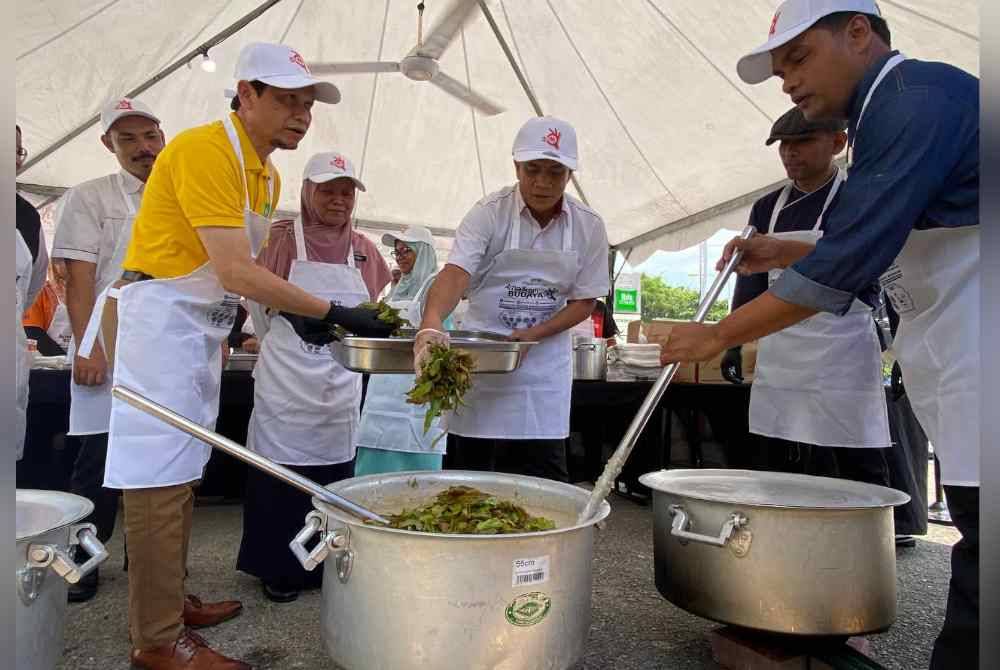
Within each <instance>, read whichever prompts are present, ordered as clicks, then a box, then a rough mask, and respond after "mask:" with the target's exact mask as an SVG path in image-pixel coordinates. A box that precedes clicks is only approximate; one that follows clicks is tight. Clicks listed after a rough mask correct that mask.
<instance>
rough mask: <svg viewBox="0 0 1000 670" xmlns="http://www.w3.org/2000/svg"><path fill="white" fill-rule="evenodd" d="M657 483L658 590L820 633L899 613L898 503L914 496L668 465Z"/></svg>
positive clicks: (709, 610) (710, 609) (708, 611)
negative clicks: (895, 522) (895, 509)
mask: <svg viewBox="0 0 1000 670" xmlns="http://www.w3.org/2000/svg"><path fill="white" fill-rule="evenodd" d="M639 481H640V482H642V483H643V484H645V485H646V486H648V487H649V488H651V489H652V490H653V507H654V511H653V515H654V517H653V519H654V526H653V545H654V560H655V567H656V588H657V589H658V590H659V591H660V593H661V594H663V596H664V597H665V598H666V599H667V600H669V601H670V602H671V603H673V604H674V605H677V606H678V607H681V608H683V609H685V610H687V611H689V612H691V613H693V614H697V615H699V616H702V617H705V618H707V619H712V620H715V621H719V622H722V623H727V624H733V625H737V626H743V627H746V628H751V629H756V630H762V631H769V632H774V633H784V634H792V635H810V636H825V635H830V636H849V635H860V634H864V633H873V632H878V631H882V630H885V629H887V628H888V627H889V626H891V625H892V623H893V622H894V621H895V619H896V552H895V541H894V536H895V534H894V528H893V507H894V506H896V505H902V504H905V503H906V502H907V501H908V500H909V496H907V495H906V494H905V493H901V492H899V491H896V490H894V489H888V488H884V487H881V486H873V485H870V484H862V483H859V482H852V481H847V480H842V479H830V478H826V477H810V476H806V475H792V474H783V473H776V472H749V471H745V470H710V469H705V470H662V471H659V472H651V473H648V474H645V475H643V476H642V477H640V478H639Z"/></svg>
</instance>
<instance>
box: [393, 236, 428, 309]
mask: <svg viewBox="0 0 1000 670" xmlns="http://www.w3.org/2000/svg"><path fill="white" fill-rule="evenodd" d="M400 242H402V240H400ZM403 244H405V245H406V246H407V247H409V248H410V249H412V250H413V252H414V253H416V255H417V258H416V260H414V261H413V269H412V270H410V273H409V274H404V275H403V276H402V277H400V278H399V283H398V284H396V287H395V288H393V289H392V291H390V292H389V295H388V299H389V300H413V299H414V298H416V297H417V293H418V292H419V291H420V288H421V287H422V286H423V285H424V282H426V281H427V279H428V278H429V277H430V276H431V275H433V274H434V273H435V272H437V269H438V261H437V252H436V251H435V250H434V247H432V246H431V245H429V244H427V243H426V242H403Z"/></svg>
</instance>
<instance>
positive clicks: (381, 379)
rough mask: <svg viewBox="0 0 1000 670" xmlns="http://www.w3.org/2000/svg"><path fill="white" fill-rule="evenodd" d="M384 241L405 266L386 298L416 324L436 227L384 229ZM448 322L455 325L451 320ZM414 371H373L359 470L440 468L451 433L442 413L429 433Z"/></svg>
mask: <svg viewBox="0 0 1000 670" xmlns="http://www.w3.org/2000/svg"><path fill="white" fill-rule="evenodd" d="M382 243H383V244H385V245H386V246H391V247H393V252H392V255H393V256H394V257H395V258H396V263H397V264H398V265H399V269H400V271H401V272H402V276H401V277H400V280H399V283H398V284H396V286H395V287H394V288H393V289H392V291H391V292H390V293H389V296H388V298H387V299H386V302H388V303H389V304H390V305H391V306H393V307H396V308H399V309H401V310H402V316H404V317H405V318H406V319H407V320H408V321H409V322H410V323H411V324H413V325H414V326H415V325H417V324H419V323H420V317H421V310H422V308H423V304H424V301H425V300H426V299H427V290H428V289H429V288H430V285H431V280H432V279H433V278H434V276H435V275H436V274H437V270H438V262H437V254H436V252H435V251H434V238H433V237H432V236H431V231H429V230H427V229H426V228H421V227H419V226H411V227H410V228H407V229H406V230H405V231H403V232H402V233H400V234H398V235H390V234H387V235H384V236H383V237H382ZM445 327H450V326H449V325H448V324H447V323H446V324H445ZM414 379H415V377H414V376H413V375H405V374H404V375H397V374H392V375H372V376H371V378H370V379H369V380H368V392H367V394H366V395H365V407H364V410H363V411H362V413H361V429H360V431H359V435H358V455H357V461H356V462H355V465H354V475H355V476H356V477H360V476H361V475H371V474H376V473H382V472H404V471H408V470H440V469H441V460H442V458H443V456H444V450H445V443H446V442H447V438H446V436H445V431H444V428H443V427H442V426H441V420H440V418H439V419H437V420H435V421H434V423H432V424H431V427H430V430H428V431H427V432H426V433H424V417H425V415H426V413H427V407H426V406H425V405H411V404H410V403H408V402H406V393H407V391H409V390H410V389H411V388H413V383H414Z"/></svg>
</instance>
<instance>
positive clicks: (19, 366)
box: [14, 230, 34, 461]
mask: <svg viewBox="0 0 1000 670" xmlns="http://www.w3.org/2000/svg"><path fill="white" fill-rule="evenodd" d="M15 232H16V233H17V239H16V241H15V243H14V244H15V261H14V263H15V265H14V393H15V402H14V412H15V422H14V458H15V460H18V461H19V460H21V456H23V455H24V431H25V430H27V427H28V379H29V377H30V375H31V360H32V354H31V352H30V351H28V336H27V335H25V333H24V323H23V316H24V310H26V309H27V308H28V306H27V305H25V303H26V302H27V298H28V287H29V285H30V284H31V271H32V266H33V265H34V263H33V261H32V259H31V250H30V249H28V245H27V244H26V243H25V241H24V238H23V237H21V231H20V230H18V231H15Z"/></svg>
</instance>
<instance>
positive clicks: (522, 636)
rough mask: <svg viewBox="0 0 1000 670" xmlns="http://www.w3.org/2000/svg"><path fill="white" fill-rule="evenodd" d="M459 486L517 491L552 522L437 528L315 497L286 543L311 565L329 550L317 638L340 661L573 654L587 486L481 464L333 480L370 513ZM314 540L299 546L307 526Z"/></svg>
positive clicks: (586, 541)
mask: <svg viewBox="0 0 1000 670" xmlns="http://www.w3.org/2000/svg"><path fill="white" fill-rule="evenodd" d="M456 485H467V486H473V487H476V488H478V489H480V490H482V491H486V492H489V493H493V494H495V495H497V496H500V497H503V498H507V499H510V500H513V501H514V502H516V503H517V504H519V505H521V506H523V507H525V508H526V509H528V511H529V512H531V513H533V514H541V515H544V516H547V517H549V518H551V519H553V520H554V521H555V522H556V526H557V528H556V530H552V531H546V532H541V533H523V534H512V535H485V536H484V535H436V534H429V533H417V532H412V531H404V530H395V529H391V528H385V527H381V526H375V525H369V524H365V523H362V522H360V521H358V520H357V519H356V518H355V517H353V516H350V515H348V514H346V513H344V512H341V511H340V510H338V509H336V508H334V507H332V506H330V505H328V504H326V503H322V502H319V501H318V500H315V499H314V500H313V504H314V505H315V507H316V510H315V511H314V512H312V513H310V515H309V516H308V517H307V519H306V526H305V528H303V530H302V532H301V533H300V534H299V536H298V537H297V538H296V539H295V540H294V541H293V542H292V544H291V547H292V550H293V551H294V552H295V553H296V555H297V556H298V557H299V559H300V561H302V563H303V565H304V566H305V567H306V568H307V569H312V568H314V567H316V566H317V565H318V564H319V563H320V562H323V561H324V559H325V565H324V567H323V569H324V570H325V573H324V575H323V600H322V614H321V619H322V626H323V638H324V641H325V643H326V647H327V650H328V652H329V653H330V656H331V657H332V658H333V660H334V661H335V662H336V663H337V664H338V665H339V666H341V667H343V668H346V669H347V670H392V669H396V668H420V669H424V670H431V669H434V670H446V669H447V670H453V669H454V668H462V669H463V670H475V669H482V670H486V669H491V670H493V669H497V670H515V669H516V670H532V669H538V670H541V669H543V668H544V669H546V670H559V669H563V668H568V667H570V666H572V665H573V664H574V663H575V662H577V661H578V660H579V659H580V658H581V656H582V655H583V652H584V646H585V644H586V639H587V632H588V630H589V628H590V598H591V585H592V582H591V565H592V562H593V542H594V525H595V524H596V523H597V522H599V521H601V520H602V519H604V518H605V517H606V516H607V515H608V513H609V512H610V507H609V506H608V504H607V503H606V502H605V503H603V505H602V506H601V508H600V509H599V511H598V513H597V514H596V515H594V516H593V517H591V519H589V520H588V521H587V522H586V523H583V524H577V522H576V517H577V514H578V513H579V512H580V511H581V510H582V509H583V507H584V505H585V504H586V502H587V498H588V491H586V490H584V489H581V488H578V487H575V486H572V485H570V484H562V483H559V482H553V481H548V480H544V479H536V478H534V477H523V476H516V475H505V474H499V473H487V472H462V471H440V472H408V473H394V474H384V475H370V476H366V477H357V478H353V479H347V480H344V481H340V482H336V483H334V484H330V485H329V487H328V488H329V489H330V490H332V491H334V492H336V493H337V494H339V495H341V496H344V497H346V498H349V499H351V500H353V501H354V502H356V503H358V504H360V505H363V506H365V507H367V508H369V509H372V510H375V511H377V512H381V513H383V514H385V513H396V512H399V511H401V510H402V509H403V508H404V507H410V508H412V507H414V506H417V505H422V504H425V503H426V502H427V501H428V500H430V499H431V498H433V497H434V496H435V495H436V494H437V493H439V492H440V491H442V490H444V489H446V488H448V487H449V486H456ZM316 534H319V535H320V543H319V544H318V545H317V546H316V548H315V549H313V550H312V551H311V552H309V551H307V550H306V549H305V545H306V544H308V543H309V539H310V537H311V536H313V535H316Z"/></svg>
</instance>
